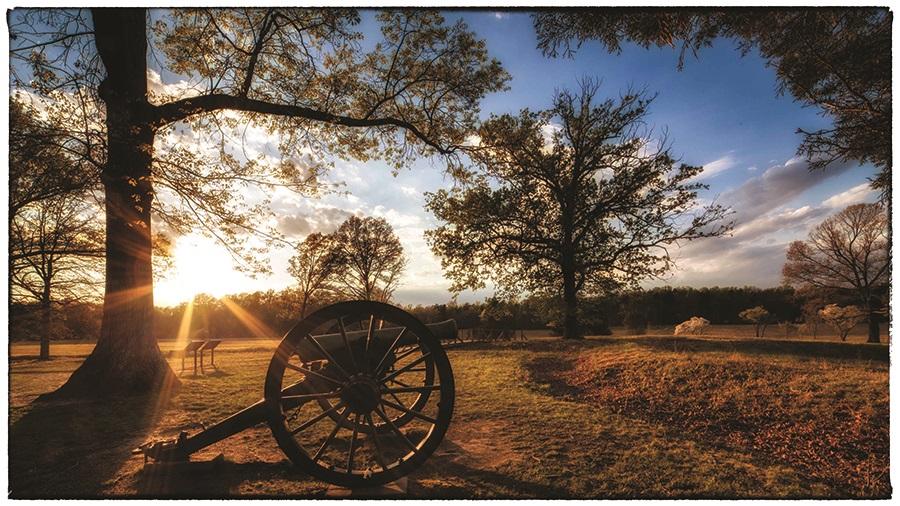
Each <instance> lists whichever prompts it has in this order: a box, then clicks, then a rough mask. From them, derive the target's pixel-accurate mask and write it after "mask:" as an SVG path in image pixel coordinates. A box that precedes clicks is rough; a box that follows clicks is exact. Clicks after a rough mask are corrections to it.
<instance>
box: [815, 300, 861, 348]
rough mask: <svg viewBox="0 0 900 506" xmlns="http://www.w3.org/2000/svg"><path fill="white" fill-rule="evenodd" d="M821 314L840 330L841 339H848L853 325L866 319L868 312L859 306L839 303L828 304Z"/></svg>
mask: <svg viewBox="0 0 900 506" xmlns="http://www.w3.org/2000/svg"><path fill="white" fill-rule="evenodd" d="M819 316H820V317H821V318H822V319H823V320H825V323H827V324H829V325H831V326H832V327H834V329H835V330H837V331H838V334H839V335H840V336H841V341H846V340H847V336H848V335H849V334H850V331H851V330H853V327H855V326H857V325H859V324H860V323H861V322H864V321H865V320H866V313H865V312H864V311H862V310H861V309H860V308H858V307H857V306H843V307H842V306H838V305H837V304H828V305H827V306H825V307H824V308H822V309H821V310H820V311H819Z"/></svg>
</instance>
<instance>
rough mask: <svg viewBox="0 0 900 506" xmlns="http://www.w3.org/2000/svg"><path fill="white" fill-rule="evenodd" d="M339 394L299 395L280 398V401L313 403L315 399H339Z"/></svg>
mask: <svg viewBox="0 0 900 506" xmlns="http://www.w3.org/2000/svg"><path fill="white" fill-rule="evenodd" d="M340 396H341V393H340V392H335V391H332V392H322V393H317V394H301V395H285V396H282V397H281V400H283V401H287V400H295V401H314V400H316V399H334V398H336V397H340Z"/></svg>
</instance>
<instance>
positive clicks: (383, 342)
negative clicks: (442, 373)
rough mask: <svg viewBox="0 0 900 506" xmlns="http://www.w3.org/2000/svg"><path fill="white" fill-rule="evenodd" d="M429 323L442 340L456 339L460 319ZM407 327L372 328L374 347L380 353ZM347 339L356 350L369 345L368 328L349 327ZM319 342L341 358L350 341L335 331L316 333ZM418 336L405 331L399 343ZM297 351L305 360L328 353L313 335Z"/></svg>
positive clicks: (413, 341) (407, 342)
mask: <svg viewBox="0 0 900 506" xmlns="http://www.w3.org/2000/svg"><path fill="white" fill-rule="evenodd" d="M425 326H426V327H428V330H430V331H431V333H432V334H434V336H435V337H436V338H438V340H440V341H452V340H454V339H456V333H457V328H456V320H453V319H450V320H445V321H442V322H438V323H429V324H427V325H425ZM402 330H403V327H390V328H383V329H376V330H373V331H372V342H371V343H369V347H370V349H374V350H375V351H376V352H380V353H376V354H377V355H378V356H379V357H380V356H381V355H383V354H384V352H385V351H387V349H388V347H389V346H390V345H391V344H392V343H393V342H394V340H395V339H396V338H397V335H398V334H399V333H400V331H402ZM346 334H347V341H348V342H349V343H350V347H351V348H353V349H354V350H360V349H363V348H364V347H365V342H366V335H367V334H368V331H367V330H347V331H346ZM314 337H315V340H316V342H318V343H319V344H320V345H321V346H322V348H324V349H325V351H327V352H328V353H330V354H332V356H334V357H335V358H337V359H341V358H343V355H344V352H345V351H346V345H345V344H344V337H343V336H342V335H341V334H340V332H338V333H333V334H320V335H317V336H314ZM416 342H417V339H416V336H415V335H413V334H411V333H404V334H403V335H402V336H401V337H400V341H399V342H398V343H397V346H408V345H413V344H416ZM297 353H298V354H299V355H300V358H301V360H303V361H304V362H311V361H313V360H322V359H326V358H327V357H325V356H323V355H322V352H321V351H320V350H319V349H318V347H317V346H316V345H315V344H314V343H312V342H310V340H309V339H304V340H303V341H301V343H300V345H299V346H297Z"/></svg>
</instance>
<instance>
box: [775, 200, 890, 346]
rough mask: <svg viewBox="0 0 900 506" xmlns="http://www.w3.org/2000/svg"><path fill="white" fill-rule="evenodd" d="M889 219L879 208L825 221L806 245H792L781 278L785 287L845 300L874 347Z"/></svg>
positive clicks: (856, 209) (856, 208) (851, 210)
mask: <svg viewBox="0 0 900 506" xmlns="http://www.w3.org/2000/svg"><path fill="white" fill-rule="evenodd" d="M887 227H888V217H887V214H886V213H885V211H884V208H883V207H882V206H881V205H880V204H856V205H852V206H850V207H848V208H846V209H844V210H843V211H841V212H839V213H837V214H835V215H834V216H831V217H829V218H827V219H826V220H825V221H823V222H822V223H821V224H819V225H818V226H817V227H816V228H815V229H813V231H812V232H810V234H809V239H807V240H806V241H794V242H793V243H791V245H790V247H789V248H788V251H787V262H786V263H785V265H784V268H783V271H782V274H783V276H784V280H785V282H787V283H790V284H793V285H796V286H799V287H803V288H807V289H815V290H820V291H825V292H830V293H834V294H844V295H850V296H852V297H853V299H855V301H856V302H857V303H858V304H859V305H861V306H862V307H863V308H864V309H865V311H866V314H867V315H868V319H869V340H870V341H872V342H878V341H879V334H880V331H879V327H878V321H879V319H880V318H879V314H878V313H879V311H881V310H882V304H883V301H882V297H883V296H884V293H885V290H886V288H887V285H888V282H889V281H888V272H889V271H888V269H890V263H891V262H890V254H889V250H888V247H887V246H888V244H887V241H888V231H887Z"/></svg>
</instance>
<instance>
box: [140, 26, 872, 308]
mask: <svg viewBox="0 0 900 506" xmlns="http://www.w3.org/2000/svg"><path fill="white" fill-rule="evenodd" d="M446 17H447V18H448V22H452V21H453V20H454V19H455V18H457V17H462V18H463V19H464V20H465V21H466V22H467V23H468V24H469V26H470V27H471V28H472V29H473V30H475V31H476V32H477V33H478V34H479V36H481V37H482V38H484V39H485V40H486V42H487V47H488V50H489V51H490V53H491V55H492V56H494V57H496V58H497V59H499V60H500V61H501V62H502V64H503V66H504V67H505V68H506V69H507V71H508V72H509V73H510V74H511V75H512V80H511V81H510V83H509V86H510V89H509V91H507V92H503V93H496V94H492V95H490V96H488V97H486V98H485V100H484V101H483V102H482V117H487V116H488V115H489V114H491V113H496V114H502V113H516V112H518V111H519V110H520V109H521V108H525V107H528V108H531V109H542V108H546V107H547V106H548V105H549V104H550V101H551V98H552V96H553V93H554V90H556V89H559V88H567V87H568V88H574V87H576V86H577V82H578V79H579V78H584V77H593V78H600V79H602V80H603V87H602V89H601V93H605V94H607V95H610V96H615V95H618V94H619V92H620V91H624V90H625V89H627V88H628V87H629V86H633V87H637V88H644V87H645V88H646V89H647V90H648V91H649V92H651V93H653V92H655V93H658V94H659V95H658V97H657V99H656V101H655V102H654V104H653V106H652V107H651V111H650V116H649V123H650V124H651V125H653V126H654V127H655V128H656V129H657V131H661V130H662V129H663V128H666V129H667V130H668V139H669V141H670V142H671V144H672V147H673V152H674V153H675V154H676V155H677V156H680V157H681V159H682V161H683V162H685V163H689V164H693V165H702V166H704V167H705V174H704V176H703V181H704V182H705V183H708V184H709V186H710V190H709V191H708V192H706V194H704V195H703V197H704V198H706V199H713V198H716V199H718V201H719V202H720V203H722V204H725V205H729V206H732V208H733V209H734V211H735V215H734V216H735V220H736V228H735V233H734V234H733V236H732V237H726V238H721V239H709V240H704V241H698V242H695V243H692V244H688V245H685V246H683V247H681V248H679V249H677V251H676V252H675V256H676V258H677V259H678V264H679V268H678V269H676V270H675V271H674V272H673V273H672V274H671V275H670V276H669V277H667V278H666V279H665V280H662V281H654V282H651V283H648V285H656V284H671V285H692V286H709V285H720V286H724V285H738V286H741V285H747V284H752V285H757V286H774V285H777V284H779V283H780V274H779V273H780V270H781V265H782V264H783V262H784V251H785V249H786V246H787V244H788V243H789V242H790V241H791V240H794V239H800V238H803V237H805V236H806V234H807V233H808V231H809V229H810V227H811V226H814V225H815V224H816V223H818V222H820V221H821V220H822V219H823V218H824V217H825V216H827V215H828V214H831V213H834V212H836V211H838V210H840V209H841V208H842V207H843V206H846V205H849V204H851V203H855V202H859V201H873V200H874V198H875V195H874V193H872V192H871V191H869V190H868V188H867V187H866V186H865V183H866V178H867V177H869V176H871V175H872V174H873V173H874V169H873V168H872V167H871V166H863V167H859V166H857V165H855V164H849V165H846V166H838V167H835V168H833V169H829V170H828V171H827V172H824V173H822V172H818V173H812V174H810V173H809V172H808V171H807V170H806V168H805V162H804V161H802V160H800V159H796V158H795V152H796V149H797V146H798V145H799V143H800V141H801V137H800V135H798V134H797V133H795V132H796V129H797V128H798V127H802V128H804V129H807V130H812V129H816V128H821V127H826V126H828V122H827V120H825V119H824V118H822V117H821V116H819V115H818V110H816V109H814V108H804V107H801V106H800V105H799V104H798V103H796V102H794V101H793V100H792V98H791V97H790V96H782V97H779V96H777V95H776V82H775V73H774V70H773V69H771V68H766V67H765V66H764V62H763V60H762V59H761V58H759V56H758V55H756V54H749V55H747V56H745V57H740V53H739V52H738V51H737V50H736V48H735V45H734V43H732V42H731V41H728V40H721V41H718V42H717V43H716V44H714V46H713V47H712V48H706V49H704V50H703V51H702V52H701V53H700V56H699V58H696V59H695V58H693V57H692V56H688V57H687V60H686V64H685V67H684V70H682V71H678V70H677V59H678V51H677V50H673V49H650V50H645V49H643V48H639V47H635V46H630V45H629V46H626V47H625V48H624V50H623V51H622V53H621V54H618V55H615V54H612V55H611V54H608V53H607V52H606V51H605V50H604V49H602V48H601V47H600V46H599V45H598V44H595V43H588V44H585V45H584V46H583V47H582V48H581V50H580V51H579V52H578V53H577V54H576V55H575V57H574V58H571V59H570V58H555V59H553V58H546V57H544V56H542V55H541V53H540V52H539V51H538V50H537V49H536V40H535V34H534V29H533V26H532V23H531V19H530V17H529V16H528V15H527V14H525V13H521V12H509V13H495V12H490V11H455V12H452V11H451V12H447V13H446ZM361 29H362V31H363V32H364V33H366V34H367V36H368V35H370V34H373V33H377V31H376V30H377V23H375V22H374V20H373V19H372V13H371V11H367V12H365V13H364V21H363V24H362V27H361ZM168 81H169V76H165V75H164V77H163V82H168ZM443 168H444V167H443V164H442V162H441V160H440V159H429V160H419V161H417V162H416V163H414V164H413V165H412V166H410V167H409V168H408V169H406V170H403V171H401V172H400V173H399V174H398V175H397V176H396V177H395V176H392V175H391V172H390V169H388V167H387V166H386V165H385V164H384V163H382V162H379V161H371V162H368V163H360V162H356V161H339V162H338V163H337V166H336V168H335V170H334V171H333V172H332V174H331V175H330V177H331V178H332V180H334V181H343V182H345V183H346V185H347V186H346V190H348V191H349V195H348V196H328V197H325V198H323V199H318V200H312V199H307V198H301V197H297V196H294V195H287V194H283V195H279V194H276V195H274V199H273V209H274V210H275V211H276V213H278V215H279V217H280V218H279V220H280V226H281V228H282V231H283V232H284V233H286V234H288V235H289V236H290V237H292V238H293V239H295V240H301V239H302V238H303V237H304V236H305V235H306V234H308V233H309V232H311V231H314V230H323V231H330V230H332V229H333V228H334V227H335V226H336V225H337V224H339V223H340V221H341V220H342V219H343V218H344V217H345V216H347V215H349V214H351V213H353V214H361V215H376V216H384V217H385V218H387V219H388V221H390V222H391V223H392V224H393V225H394V228H395V229H396V230H397V233H398V235H399V236H400V238H401V241H402V242H403V244H404V247H405V249H406V251H407V253H408V255H409V257H410V264H409V268H408V269H407V273H406V275H405V277H404V283H403V285H402V286H401V287H400V289H399V290H398V291H397V292H396V300H397V301H398V302H401V303H434V302H445V301H447V300H448V299H449V297H450V294H449V293H448V292H447V286H448V285H449V283H448V282H447V281H446V280H444V279H443V276H442V275H441V271H440V264H439V261H438V260H437V259H436V258H434V257H433V255H431V253H430V251H429V250H428V248H427V246H426V244H425V241H424V239H423V237H422V233H423V232H424V230H426V229H428V228H430V227H433V226H434V224H435V223H434V220H433V219H432V218H431V217H430V216H429V215H428V214H427V213H426V212H425V211H424V210H423V208H422V203H423V198H422V193H423V192H425V191H433V190H435V189H437V188H440V187H441V186H445V185H447V184H448V183H449V181H448V180H447V179H446V177H445V176H444V175H443ZM185 240H187V239H185ZM194 240H195V242H196V241H199V242H203V241H205V240H203V239H194ZM201 246H202V247H205V248H207V249H209V250H210V251H215V250H214V248H213V246H211V245H208V244H205V245H201ZM184 248H185V251H187V250H188V248H189V246H188V245H187V244H185V245H184ZM215 255H216V256H218V253H215ZM221 255H222V258H225V257H226V256H227V255H226V253H225V252H224V250H222V251H221ZM289 256H290V252H289V251H285V250H281V251H274V252H273V254H272V256H271V260H272V270H273V274H272V275H271V276H267V277H257V278H256V279H249V278H246V277H244V275H242V274H239V273H237V272H229V273H226V274H223V270H224V271H227V270H228V268H229V267H228V262H227V260H223V261H222V262H218V263H216V265H218V267H217V269H218V270H217V273H218V274H216V275H215V277H216V278H217V279H219V280H220V281H221V280H223V279H227V280H228V283H223V286H236V285H237V286H241V287H242V289H244V288H247V289H250V290H254V289H267V288H275V289H280V288H283V287H286V286H288V285H290V284H291V279H290V278H289V276H288V275H287V272H286V266H287V258H289ZM207 263H209V262H207ZM212 264H213V263H209V265H212ZM201 267H202V266H201ZM197 268H198V266H196V265H192V266H190V267H186V266H183V267H182V268H181V269H179V270H180V271H182V274H184V271H187V270H189V269H190V270H194V271H196V269H197ZM206 277H207V276H201V277H200V278H199V279H200V280H201V281H200V282H201V283H202V279H206ZM178 278H179V276H178V272H177V271H176V272H175V273H172V275H170V276H169V277H168V279H164V280H162V281H161V282H160V283H159V284H158V289H157V293H158V295H157V302H158V303H159V304H169V303H176V302H179V300H177V299H179V298H180V297H181V296H180V295H178V294H179V293H180V292H179V291H178V290H176V289H175V285H176V284H179V283H178V281H177V280H178ZM199 288H200V289H201V290H202V289H203V287H202V286H201V287H199ZM212 288H213V287H211V286H210V289H209V290H207V291H210V292H213V293H214V294H215V295H221V294H217V293H215V292H216V291H217V290H216V289H212ZM222 290H224V288H220V289H218V291H222ZM167 294H170V295H167ZM489 294H490V290H482V291H480V292H478V293H464V294H462V295H461V296H460V297H459V300H461V301H466V300H477V299H481V298H483V297H484V296H485V295H489Z"/></svg>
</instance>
